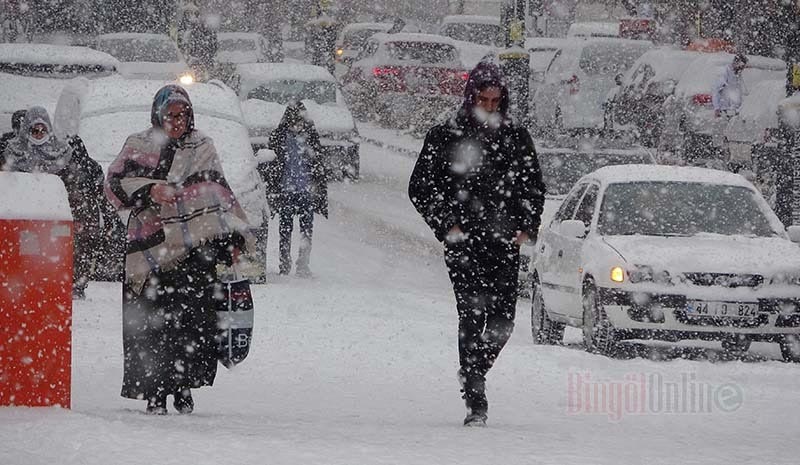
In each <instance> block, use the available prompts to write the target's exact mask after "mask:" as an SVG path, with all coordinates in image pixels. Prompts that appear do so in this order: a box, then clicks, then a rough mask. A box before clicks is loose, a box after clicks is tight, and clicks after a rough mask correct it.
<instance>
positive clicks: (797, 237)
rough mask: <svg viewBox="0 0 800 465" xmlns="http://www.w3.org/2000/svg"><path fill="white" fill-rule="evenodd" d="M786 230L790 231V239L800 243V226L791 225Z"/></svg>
mask: <svg viewBox="0 0 800 465" xmlns="http://www.w3.org/2000/svg"><path fill="white" fill-rule="evenodd" d="M786 232H788V233H789V240H791V241H792V242H794V243H795V244H798V243H800V226H789V227H788V228H786Z"/></svg>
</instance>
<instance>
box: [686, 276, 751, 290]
mask: <svg viewBox="0 0 800 465" xmlns="http://www.w3.org/2000/svg"><path fill="white" fill-rule="evenodd" d="M683 277H684V278H685V279H686V281H688V282H690V283H692V284H694V285H695V286H721V287H731V288H734V287H758V286H760V285H762V284H764V277H763V276H761V275H758V274H726V273H684V275H683Z"/></svg>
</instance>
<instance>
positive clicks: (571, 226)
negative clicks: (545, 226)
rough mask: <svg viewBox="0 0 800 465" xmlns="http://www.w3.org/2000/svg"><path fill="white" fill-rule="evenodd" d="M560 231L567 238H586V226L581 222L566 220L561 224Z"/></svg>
mask: <svg viewBox="0 0 800 465" xmlns="http://www.w3.org/2000/svg"><path fill="white" fill-rule="evenodd" d="M558 231H559V232H560V233H561V235H563V236H566V237H575V238H578V239H583V238H584V237H586V225H585V224H584V223H583V221H581V220H566V221H562V222H561V226H559V228H558Z"/></svg>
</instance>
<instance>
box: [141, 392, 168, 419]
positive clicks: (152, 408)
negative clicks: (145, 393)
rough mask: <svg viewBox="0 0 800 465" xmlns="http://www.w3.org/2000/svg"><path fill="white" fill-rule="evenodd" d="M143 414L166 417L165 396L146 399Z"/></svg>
mask: <svg viewBox="0 0 800 465" xmlns="http://www.w3.org/2000/svg"><path fill="white" fill-rule="evenodd" d="M145 412H147V413H148V414H150V415H166V414H167V396H163V397H162V396H157V397H151V398H149V399H147V409H146V410H145Z"/></svg>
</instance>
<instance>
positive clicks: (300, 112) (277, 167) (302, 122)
mask: <svg viewBox="0 0 800 465" xmlns="http://www.w3.org/2000/svg"><path fill="white" fill-rule="evenodd" d="M305 111H306V108H305V106H304V105H303V104H302V103H296V104H290V105H289V106H287V107H286V111H285V112H284V114H283V118H282V119H281V122H280V124H279V125H278V128H277V129H275V130H274V131H273V132H272V134H271V135H270V138H269V148H270V149H271V150H273V151H274V152H275V155H276V158H275V160H273V161H272V162H270V163H261V164H259V168H258V169H259V173H260V174H261V177H262V178H263V179H264V183H265V184H266V189H267V197H268V199H269V200H270V208H271V210H272V213H273V214H275V213H277V212H278V211H279V210H280V209H281V208H282V206H283V205H284V202H285V199H286V195H285V193H284V192H283V176H284V173H285V171H286V162H287V151H286V143H287V142H286V140H287V137H289V136H292V135H293V134H292V129H291V128H292V127H294V126H296V125H299V126H300V128H301V129H300V131H299V132H297V135H299V136H301V137H305V145H306V150H305V151H304V155H305V156H306V158H307V161H308V163H309V166H310V168H311V184H312V186H311V196H312V198H311V201H312V206H313V208H314V212H315V213H318V214H320V215H322V216H324V217H326V218H327V217H328V181H327V175H326V173H325V163H324V161H323V159H322V157H323V149H322V145H320V142H319V134H318V133H317V130H316V128H315V127H314V123H313V122H312V121H309V120H308V119H307V118H306V117H305V115H304V114H305Z"/></svg>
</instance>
